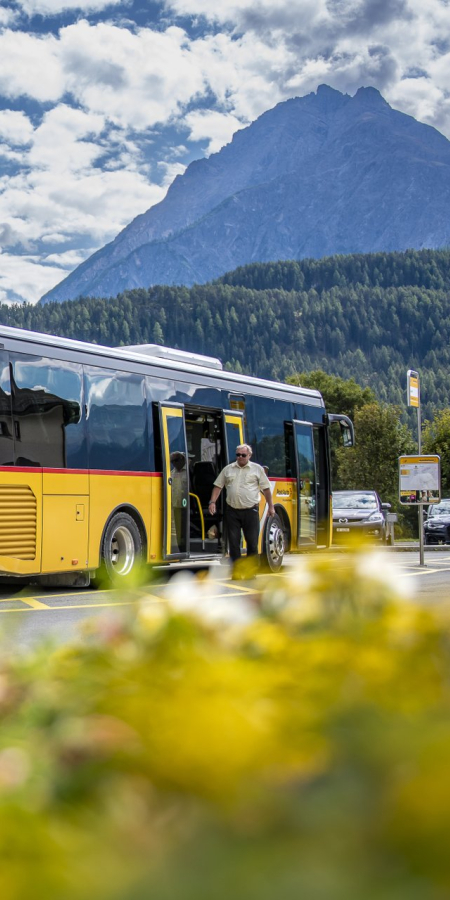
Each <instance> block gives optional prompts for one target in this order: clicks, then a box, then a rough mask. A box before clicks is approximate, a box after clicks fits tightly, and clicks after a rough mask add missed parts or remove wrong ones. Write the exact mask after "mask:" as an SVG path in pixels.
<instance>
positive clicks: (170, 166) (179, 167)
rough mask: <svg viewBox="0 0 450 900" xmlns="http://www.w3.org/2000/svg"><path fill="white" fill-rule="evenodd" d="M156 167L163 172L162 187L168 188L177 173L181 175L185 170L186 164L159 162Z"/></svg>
mask: <svg viewBox="0 0 450 900" xmlns="http://www.w3.org/2000/svg"><path fill="white" fill-rule="evenodd" d="M158 168H159V169H160V171H162V172H163V173H164V174H163V187H166V188H168V187H169V185H171V184H172V181H173V180H174V178H176V177H177V175H182V174H183V172H185V171H186V166H183V164H182V163H177V162H160V163H158Z"/></svg>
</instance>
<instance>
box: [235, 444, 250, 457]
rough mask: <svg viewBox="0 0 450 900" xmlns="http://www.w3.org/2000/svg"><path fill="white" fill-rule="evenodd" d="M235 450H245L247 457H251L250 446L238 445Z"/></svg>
mask: <svg viewBox="0 0 450 900" xmlns="http://www.w3.org/2000/svg"><path fill="white" fill-rule="evenodd" d="M236 450H247V452H248V455H249V456H251V455H252V453H253V450H252V448H251V447H250V444H239V445H238V446H237V447H236Z"/></svg>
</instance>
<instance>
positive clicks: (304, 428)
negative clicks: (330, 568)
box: [292, 419, 317, 548]
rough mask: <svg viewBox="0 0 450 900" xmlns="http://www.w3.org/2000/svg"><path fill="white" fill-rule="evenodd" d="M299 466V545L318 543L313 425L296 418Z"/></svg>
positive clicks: (296, 455) (296, 450)
mask: <svg viewBox="0 0 450 900" xmlns="http://www.w3.org/2000/svg"><path fill="white" fill-rule="evenodd" d="M292 425H293V428H294V446H295V461H296V467H297V497H298V502H297V547H299V548H300V547H304V546H308V545H311V546H314V545H315V544H316V543H317V496H316V493H317V477H316V461H315V452H314V436H313V426H312V425H311V424H310V423H309V422H299V421H298V420H296V419H294V420H293V422H292Z"/></svg>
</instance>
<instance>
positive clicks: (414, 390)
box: [408, 369, 420, 407]
mask: <svg viewBox="0 0 450 900" xmlns="http://www.w3.org/2000/svg"><path fill="white" fill-rule="evenodd" d="M408 406H416V407H419V406H420V388H419V373H418V372H413V370H412V369H408Z"/></svg>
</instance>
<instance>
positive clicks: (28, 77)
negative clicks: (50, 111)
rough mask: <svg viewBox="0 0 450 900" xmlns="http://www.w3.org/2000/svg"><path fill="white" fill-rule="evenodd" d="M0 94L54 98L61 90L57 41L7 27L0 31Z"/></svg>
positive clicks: (42, 100)
mask: <svg viewBox="0 0 450 900" xmlns="http://www.w3.org/2000/svg"><path fill="white" fill-rule="evenodd" d="M0 60H1V63H0V93H1V94H3V96H4V97H10V98H17V97H22V96H28V97H33V98H34V99H36V100H39V101H41V102H45V101H49V102H52V101H53V102H55V101H57V100H58V99H59V98H60V96H61V94H62V93H63V91H64V79H63V73H62V69H61V65H60V61H59V59H58V41H57V39H56V38H55V37H53V36H52V35H46V36H44V37H41V36H38V35H31V34H25V33H24V32H20V31H11V30H10V29H8V30H5V31H3V32H2V33H0Z"/></svg>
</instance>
